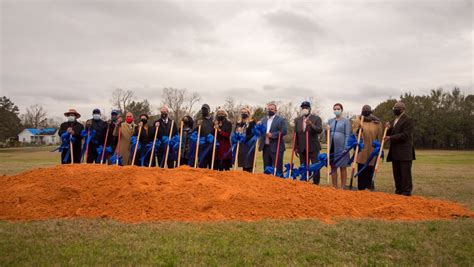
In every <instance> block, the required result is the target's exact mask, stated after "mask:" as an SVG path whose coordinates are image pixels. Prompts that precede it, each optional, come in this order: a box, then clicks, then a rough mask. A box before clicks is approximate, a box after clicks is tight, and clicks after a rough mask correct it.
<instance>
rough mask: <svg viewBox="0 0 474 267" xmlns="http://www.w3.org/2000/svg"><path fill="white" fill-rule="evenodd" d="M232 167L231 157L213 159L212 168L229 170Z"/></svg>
mask: <svg viewBox="0 0 474 267" xmlns="http://www.w3.org/2000/svg"><path fill="white" fill-rule="evenodd" d="M211 160H212V158H211ZM231 167H232V159H223V160H218V159H215V160H214V170H218V171H229V170H230V168H231Z"/></svg>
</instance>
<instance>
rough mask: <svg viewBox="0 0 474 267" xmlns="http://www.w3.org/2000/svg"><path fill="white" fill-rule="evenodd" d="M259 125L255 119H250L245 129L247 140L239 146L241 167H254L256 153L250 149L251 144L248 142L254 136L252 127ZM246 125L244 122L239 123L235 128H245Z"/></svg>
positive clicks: (239, 163)
mask: <svg viewBox="0 0 474 267" xmlns="http://www.w3.org/2000/svg"><path fill="white" fill-rule="evenodd" d="M255 125H257V123H256V122H255V121H250V122H249V123H248V124H247V126H246V130H245V142H244V143H241V144H240V147H239V159H238V165H239V167H243V168H247V169H250V168H252V167H253V165H254V164H253V158H254V154H253V153H252V151H254V150H252V151H250V147H249V145H247V142H248V141H249V140H250V139H251V138H252V137H253V133H252V129H253V128H254V127H255ZM244 126H245V123H244V122H240V123H237V124H236V125H235V129H236V130H237V129H238V128H239V127H240V128H243V127H244Z"/></svg>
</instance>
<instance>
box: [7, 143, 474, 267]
mask: <svg viewBox="0 0 474 267" xmlns="http://www.w3.org/2000/svg"><path fill="white" fill-rule="evenodd" d="M51 149H52V148H20V149H0V175H2V174H3V175H5V174H6V175H12V174H16V173H19V172H22V171H25V170H28V169H32V168H38V167H46V166H52V165H55V164H58V163H59V153H51V152H49V151H50V150H51ZM289 156H290V153H289V152H287V153H286V155H285V162H288V161H289ZM417 158H418V160H416V161H415V162H414V165H413V177H414V179H413V183H414V193H415V194H416V195H423V196H429V197H436V198H443V199H448V200H451V201H457V202H461V203H465V204H466V205H467V206H468V207H470V208H471V209H473V207H474V200H473V199H474V198H473V193H472V192H474V172H472V162H474V152H473V151H441V150H420V151H417ZM257 165H258V166H259V170H260V171H261V166H262V164H261V161H259V162H258V164H257ZM321 173H322V176H323V179H322V183H323V185H324V184H325V181H326V179H325V170H323V171H322V172H321ZM376 189H377V191H383V192H389V193H391V192H393V190H394V185H393V178H392V174H391V165H390V164H385V163H384V164H383V165H382V169H381V171H380V174H379V176H378V177H377V181H376ZM473 222H474V220H472V219H458V220H454V221H436V222H419V223H396V222H384V221H371V220H356V221H341V222H338V223H336V224H331V225H326V224H323V223H320V222H317V221H312V220H298V221H261V222H252V223H243V222H230V223H178V222H174V223H173V222H166V223H148V224H122V223H118V222H114V221H109V220H49V221H38V222H22V223H10V222H0V263H1V264H2V265H33V264H34V265H51V264H73V265H92V264H94V265H97V264H101V265H102V264H104V265H105V264H107V265H114V264H124V265H125V264H130V263H134V264H140V265H142V264H147V265H151V264H153V265H169V266H174V265H234V266H235V265H278V266H281V265H315V264H318V265H461V266H469V265H472V263H473V262H474V240H473V233H474V223H473Z"/></svg>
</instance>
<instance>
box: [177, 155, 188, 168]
mask: <svg viewBox="0 0 474 267" xmlns="http://www.w3.org/2000/svg"><path fill="white" fill-rule="evenodd" d="M188 162H189V159H187V158H183V157H182V158H181V161H180V162H179V166H183V165H189V164H188Z"/></svg>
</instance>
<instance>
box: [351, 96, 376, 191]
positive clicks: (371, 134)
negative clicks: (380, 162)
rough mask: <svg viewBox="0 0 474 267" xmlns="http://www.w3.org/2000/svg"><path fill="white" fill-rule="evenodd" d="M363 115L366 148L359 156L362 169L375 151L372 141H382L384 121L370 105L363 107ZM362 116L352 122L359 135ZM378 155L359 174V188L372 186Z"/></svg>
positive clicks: (370, 187)
mask: <svg viewBox="0 0 474 267" xmlns="http://www.w3.org/2000/svg"><path fill="white" fill-rule="evenodd" d="M362 116H364V124H363V126H362V138H363V139H364V149H362V151H360V152H359V155H358V156H357V170H360V169H361V168H362V167H363V166H364V165H365V163H366V162H367V160H368V159H369V155H370V153H372V151H374V148H373V147H372V141H374V140H377V141H379V142H381V141H382V123H381V122H380V120H379V119H378V118H377V117H375V116H374V115H372V108H371V107H370V106H369V105H365V106H363V107H362ZM360 119H361V116H357V118H356V119H354V121H353V122H352V132H353V133H354V134H355V135H357V134H358V133H359V126H360V125H361V121H360ZM376 158H377V157H374V158H373V159H372V160H371V161H370V163H369V165H368V166H367V168H365V169H364V170H363V171H362V172H361V173H360V174H359V176H358V182H357V187H358V189H359V190H365V189H371V190H373V188H372V176H373V174H374V168H375V161H376Z"/></svg>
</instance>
